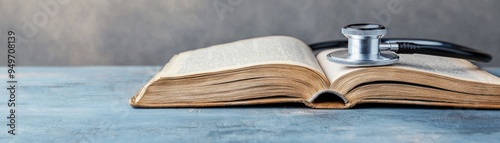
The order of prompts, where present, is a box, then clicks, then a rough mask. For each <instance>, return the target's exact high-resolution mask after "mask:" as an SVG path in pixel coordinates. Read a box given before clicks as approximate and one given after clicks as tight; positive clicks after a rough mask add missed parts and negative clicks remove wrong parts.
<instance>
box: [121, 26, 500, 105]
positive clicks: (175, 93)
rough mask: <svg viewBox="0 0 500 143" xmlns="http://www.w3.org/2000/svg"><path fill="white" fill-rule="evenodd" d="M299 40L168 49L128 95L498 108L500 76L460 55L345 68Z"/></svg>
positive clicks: (172, 100)
mask: <svg viewBox="0 0 500 143" xmlns="http://www.w3.org/2000/svg"><path fill="white" fill-rule="evenodd" d="M333 50H338V49H331V50H325V51H322V52H320V53H318V54H317V55H314V54H313V52H312V51H311V49H310V48H309V47H308V46H307V45H306V44H304V43H303V42H302V41H300V40H298V39H295V38H292V37H286V36H270V37H261V38H254V39H248V40H241V41H236V42H233V43H228V44H222V45H215V46H211V47H207V48H202V49H197V50H192V51H187V52H183V53H180V54H178V55H176V56H174V57H173V58H172V59H171V60H170V61H169V62H168V63H167V64H166V65H165V67H163V69H162V70H161V71H160V72H158V74H156V75H155V76H154V77H153V78H152V79H151V80H150V81H149V82H148V83H147V84H146V85H145V86H144V87H143V88H142V89H141V90H139V92H138V93H137V94H136V95H135V96H133V97H132V98H131V99H130V105H131V106H133V107H211V106H234V105H253V104H269V103H293V102H295V103H296V102H299V103H304V104H305V105H306V106H309V107H312V108H350V107H353V106H354V105H356V104H361V103H385V104H387V103H389V104H415V105H430V106H448V107H468V108H498V109H500V78H498V77H496V76H494V75H491V74H489V73H487V72H485V71H483V70H481V69H479V68H478V67H476V66H474V65H473V64H471V63H470V62H468V61H466V60H461V59H453V58H446V57H437V56H427V55H418V54H413V55H400V61H399V62H398V63H397V64H394V65H391V66H380V67H363V68H350V67H346V66H343V65H340V64H336V63H332V62H329V61H327V59H326V54H328V53H330V52H331V51H333Z"/></svg>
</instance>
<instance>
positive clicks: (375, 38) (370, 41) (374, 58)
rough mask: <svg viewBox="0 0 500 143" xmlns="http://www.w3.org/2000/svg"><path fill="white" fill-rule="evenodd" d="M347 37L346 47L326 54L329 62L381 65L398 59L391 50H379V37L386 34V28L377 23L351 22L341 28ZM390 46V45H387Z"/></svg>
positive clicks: (356, 65) (350, 64) (352, 64)
mask: <svg viewBox="0 0 500 143" xmlns="http://www.w3.org/2000/svg"><path fill="white" fill-rule="evenodd" d="M342 34H344V36H346V37H347V38H348V45H347V49H339V50H335V51H333V52H331V53H329V54H328V55H327V57H326V58H327V59H328V60H329V61H331V62H335V63H339V64H344V65H346V66H352V67H360V66H383V65H390V64H394V63H396V62H398V61H399V56H398V55H397V54H396V53H394V52H392V51H383V52H381V51H380V38H382V37H383V36H384V35H385V34H387V28H385V27H384V26H382V25H379V24H369V23H362V24H351V25H347V26H345V27H343V28H342ZM389 46H390V45H389Z"/></svg>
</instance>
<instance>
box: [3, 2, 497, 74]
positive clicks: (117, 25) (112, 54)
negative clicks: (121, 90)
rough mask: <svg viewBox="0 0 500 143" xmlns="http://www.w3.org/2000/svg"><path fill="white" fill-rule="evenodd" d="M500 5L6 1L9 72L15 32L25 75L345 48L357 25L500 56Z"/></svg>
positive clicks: (5, 37)
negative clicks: (231, 53)
mask: <svg viewBox="0 0 500 143" xmlns="http://www.w3.org/2000/svg"><path fill="white" fill-rule="evenodd" d="M499 7H500V1H498V0H441V1H437V0H425V1H423V0H422V1H417V0H373V1H364V0H349V1H348V0H344V1H340V0H334V1H332V0H311V1H304V0H272V1H271V0H244V1H243V0H164V1H160V0H156V1H153V0H148V1H132V0H109V1H104V0H78V1H76V0H40V1H34V0H1V1H0V21H1V22H0V38H1V39H0V44H1V45H2V46H1V47H3V48H2V49H1V52H0V53H1V54H0V59H1V60H0V65H2V66H4V65H6V63H7V62H6V59H7V57H6V55H7V54H6V48H5V47H6V45H7V43H6V39H7V31H8V30H13V31H15V32H16V34H17V35H16V37H17V38H18V41H17V44H18V47H17V51H16V55H17V61H18V65H36V66H79V65H163V64H165V63H166V62H167V61H168V60H169V59H170V58H171V57H172V56H173V55H175V54H177V53H179V52H182V51H186V50H192V49H196V48H203V47H207V46H210V45H214V44H221V43H226V42H231V41H235V40H240V39H246V38H252V37H259V36H268V35H288V36H293V37H297V38H299V39H301V40H303V41H305V42H306V43H311V42H319V41H324V40H330V39H344V37H343V36H342V35H341V33H340V28H341V27H342V26H344V25H346V24H349V23H358V22H376V23H381V24H385V25H386V26H387V27H389V34H388V35H387V36H386V37H412V38H428V39H438V40H444V41H451V42H456V43H459V44H462V45H466V46H471V47H474V48H477V49H481V50H483V51H486V52H488V53H491V54H493V55H494V56H496V57H495V58H494V61H493V62H491V63H489V64H481V65H482V66H500V48H499V47H500V36H499V35H500V28H499V25H500V8H499Z"/></svg>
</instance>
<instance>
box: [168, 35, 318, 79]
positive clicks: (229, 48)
mask: <svg viewBox="0 0 500 143" xmlns="http://www.w3.org/2000/svg"><path fill="white" fill-rule="evenodd" d="M168 64H169V66H168V68H167V67H166V68H164V69H163V71H162V73H161V77H175V76H184V75H191V74H197V73H207V72H217V71H222V70H228V69H237V68H242V67H248V66H254V65H262V64H291V65H299V66H304V67H308V68H310V69H313V70H316V71H318V72H319V73H323V71H322V69H321V67H320V66H319V64H318V62H317V61H316V57H315V56H314V54H313V53H312V51H311V49H310V48H309V47H308V46H307V45H306V44H304V43H303V42H302V41H300V40H298V39H295V38H292V37H286V36H269V37H260V38H253V39H247V40H241V41H236V42H232V43H228V44H221V45H215V46H211V47H207V48H202V49H197V50H193V51H187V52H183V53H180V54H178V55H176V56H175V57H174V58H172V59H171V60H170V62H169V63H168Z"/></svg>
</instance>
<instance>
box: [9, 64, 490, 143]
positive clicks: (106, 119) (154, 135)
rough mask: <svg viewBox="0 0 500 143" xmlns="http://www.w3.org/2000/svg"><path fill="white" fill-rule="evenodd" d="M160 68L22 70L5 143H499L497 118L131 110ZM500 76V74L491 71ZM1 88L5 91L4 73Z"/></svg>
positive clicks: (405, 112)
mask: <svg viewBox="0 0 500 143" xmlns="http://www.w3.org/2000/svg"><path fill="white" fill-rule="evenodd" d="M159 69H160V67H108V66H105V67H20V68H18V70H17V71H18V72H17V73H16V74H17V76H18V79H17V80H18V89H17V90H18V94H17V97H16V101H17V102H16V103H17V106H16V113H17V114H16V135H15V136H12V135H9V134H8V133H7V130H8V126H6V124H7V122H8V120H7V119H6V117H7V116H8V111H7V109H8V108H7V105H6V100H8V97H7V95H8V91H7V90H5V88H3V90H1V91H0V93H1V95H2V96H0V100H1V101H2V102H0V107H1V108H0V118H1V119H0V123H1V126H0V142H5V140H6V141H7V142H145V141H147V142H179V141H180V142H226V141H227V142H232V141H234V142H332V141H335V142H392V141H397V142H498V141H500V111H497V110H472V109H452V108H426V107H408V106H384V107H380V106H369V107H361V108H360V107H358V108H355V109H349V110H318V109H309V108H307V107H304V106H300V105H272V106H251V107H226V108H180V109H134V108H132V107H130V106H129V104H128V99H129V98H130V97H131V96H132V95H134V93H136V92H137V91H138V90H139V89H140V88H141V87H142V85H144V84H145V83H146V82H147V81H148V80H149V79H150V78H151V77H152V76H153V75H154V74H155V72H157V71H158V70H159ZM490 70H494V71H495V72H496V73H500V68H496V69H490ZM0 71H6V68H4V67H3V68H0ZM0 75H1V78H0V79H1V81H2V83H1V85H2V87H6V86H7V83H6V80H7V79H6V78H5V77H6V76H5V73H2V74H0Z"/></svg>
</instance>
